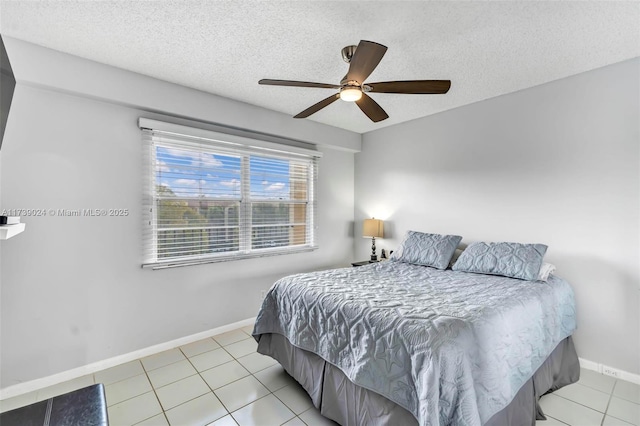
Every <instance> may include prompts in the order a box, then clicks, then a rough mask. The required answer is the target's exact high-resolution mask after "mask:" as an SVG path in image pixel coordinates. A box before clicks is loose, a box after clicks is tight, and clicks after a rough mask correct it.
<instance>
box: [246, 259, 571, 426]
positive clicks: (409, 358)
mask: <svg viewBox="0 0 640 426" xmlns="http://www.w3.org/2000/svg"><path fill="white" fill-rule="evenodd" d="M575 327H576V322H575V302H574V296H573V291H572V289H571V286H570V285H569V284H568V283H567V282H566V281H564V280H562V279H561V278H559V277H555V276H552V277H551V278H550V279H549V280H548V281H547V282H538V281H535V282H532V281H522V280H517V279H512V278H506V277H500V276H488V275H481V274H471V273H465V272H456V271H450V270H446V271H441V270H437V269H433V268H428V267H423V266H416V265H409V264H405V263H401V262H393V261H387V262H380V263H376V264H371V265H369V266H363V267H359V268H345V269H335V270H330V271H319V272H313V273H307V274H298V275H292V276H289V277H285V278H283V279H281V280H279V281H278V282H276V283H275V284H274V285H273V286H272V288H271V289H270V291H269V293H268V294H267V296H266V298H265V300H264V303H263V305H262V308H261V310H260V312H259V314H258V317H257V320H256V325H255V328H254V336H255V337H256V339H257V340H258V341H260V335H262V334H271V333H275V334H279V335H282V336H284V337H286V339H287V340H288V342H290V343H291V345H293V346H295V347H297V348H300V349H303V350H305V351H308V352H311V353H313V354H316V355H318V356H319V357H320V358H322V359H323V360H325V361H326V362H327V363H329V364H331V365H333V366H335V367H336V368H337V369H339V370H340V371H341V372H342V373H343V374H344V375H345V377H347V378H348V379H349V381H350V382H352V383H354V384H355V385H357V386H359V387H361V388H364V389H367V390H370V391H373V392H375V393H377V394H379V395H381V396H383V397H385V398H387V399H389V400H391V401H393V402H394V403H395V404H397V405H399V406H400V407H402V408H404V409H405V410H407V411H408V412H409V413H411V414H412V415H413V416H414V417H415V419H416V420H417V422H418V423H419V424H420V425H439V424H456V425H482V424H485V423H487V421H488V420H489V419H490V418H491V417H492V416H493V415H495V414H496V413H498V412H499V411H500V410H502V409H503V408H505V407H506V406H507V405H508V404H509V403H510V402H511V401H512V400H513V398H514V397H515V396H516V394H517V392H518V391H519V390H520V389H521V388H522V386H523V385H524V384H525V383H526V382H527V381H528V380H530V379H531V377H532V376H533V374H534V372H535V371H536V370H537V369H538V368H539V367H540V366H541V365H542V364H543V362H544V361H545V360H546V359H547V357H548V356H549V355H550V354H551V352H552V351H553V349H554V348H555V347H556V346H557V345H558V344H559V343H560V342H561V341H562V340H564V339H565V338H567V337H568V336H570V335H571V334H572V333H573V331H574V330H575Z"/></svg>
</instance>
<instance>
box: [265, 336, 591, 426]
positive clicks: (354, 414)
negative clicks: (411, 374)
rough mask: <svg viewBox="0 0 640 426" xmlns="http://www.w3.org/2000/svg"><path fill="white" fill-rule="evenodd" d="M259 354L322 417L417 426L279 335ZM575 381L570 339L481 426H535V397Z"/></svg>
mask: <svg viewBox="0 0 640 426" xmlns="http://www.w3.org/2000/svg"><path fill="white" fill-rule="evenodd" d="M258 352H260V353H261V354H264V355H268V356H270V357H272V358H274V359H276V360H277V361H278V362H279V363H280V364H281V365H282V366H283V367H284V369H285V370H286V371H287V373H289V375H290V376H292V377H293V378H294V379H296V380H297V381H298V382H299V383H300V384H301V385H302V387H303V388H304V389H305V390H306V391H307V393H308V394H309V396H311V400H312V401H313V405H315V406H316V408H318V409H319V410H320V412H321V413H322V415H323V416H325V417H327V418H330V419H332V420H334V421H336V422H338V423H339V424H341V425H343V426H363V425H376V426H380V425H403V426H404V425H417V424H418V422H417V420H416V418H415V417H414V416H413V415H412V414H411V413H410V412H409V411H407V410H406V409H404V408H403V407H401V406H399V405H398V404H396V403H394V402H393V401H391V400H389V399H387V398H385V397H383V396H382V395H380V394H378V393H376V392H373V391H370V390H368V389H364V388H362V387H360V386H358V385H356V384H354V383H353V382H351V381H350V380H349V379H348V378H347V377H346V376H345V375H344V373H343V372H342V371H341V370H340V369H338V368H337V367H335V366H334V365H332V364H330V363H328V362H326V361H325V360H324V359H322V358H321V357H319V356H318V355H316V354H314V353H312V352H308V351H305V350H303V349H300V348H297V347H295V346H293V345H292V344H291V343H289V341H288V340H287V338H286V337H284V336H282V335H280V334H262V335H260V336H259V343H258ZM579 378H580V364H579V361H578V355H577V354H576V350H575V347H574V345H573V340H572V338H571V336H569V337H567V338H566V339H564V340H563V341H561V342H560V344H558V346H556V348H555V349H554V350H553V352H551V355H549V357H548V358H547V359H546V361H545V362H544V363H543V364H542V366H541V367H540V368H539V369H538V370H537V371H536V372H535V373H534V375H533V377H532V378H531V379H529V380H528V381H527V382H526V383H525V384H524V385H523V386H522V388H520V390H519V391H518V393H517V394H516V396H515V397H514V399H513V400H512V401H511V403H510V404H509V405H508V406H506V407H505V408H504V409H503V410H501V411H499V412H498V413H496V414H495V415H494V416H493V417H491V419H489V421H488V422H487V423H486V426H504V425H510V426H535V423H536V419H538V420H543V419H545V417H544V413H543V412H542V410H541V409H540V405H539V404H538V400H539V399H540V397H541V396H542V395H544V394H545V393H547V392H550V391H554V390H556V389H559V388H561V387H563V386H566V385H569V384H571V383H575V382H577V381H578V379H579Z"/></svg>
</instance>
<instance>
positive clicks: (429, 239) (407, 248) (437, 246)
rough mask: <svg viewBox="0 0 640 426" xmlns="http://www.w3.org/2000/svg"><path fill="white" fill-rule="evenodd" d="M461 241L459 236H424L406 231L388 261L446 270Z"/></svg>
mask: <svg viewBox="0 0 640 426" xmlns="http://www.w3.org/2000/svg"><path fill="white" fill-rule="evenodd" d="M460 240H462V237H461V236H459V235H440V234H425V233H422V232H416V231H408V232H407V235H405V237H404V240H402V243H400V247H398V249H397V250H395V251H394V252H393V254H392V255H391V257H390V259H391V260H396V261H399V262H404V263H412V264H414V265H424V266H432V267H434V268H438V269H446V268H447V266H449V261H450V260H451V257H452V256H453V252H454V251H455V249H456V247H458V244H459V243H460Z"/></svg>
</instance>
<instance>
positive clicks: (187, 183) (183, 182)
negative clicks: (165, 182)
mask: <svg viewBox="0 0 640 426" xmlns="http://www.w3.org/2000/svg"><path fill="white" fill-rule="evenodd" d="M173 183H174V184H176V185H179V186H197V185H198V181H197V180H195V179H176V180H174V181H173Z"/></svg>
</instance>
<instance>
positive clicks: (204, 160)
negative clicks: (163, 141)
mask: <svg viewBox="0 0 640 426" xmlns="http://www.w3.org/2000/svg"><path fill="white" fill-rule="evenodd" d="M162 149H164V150H165V151H166V152H167V154H168V155H170V156H172V157H179V158H187V159H190V160H191V165H192V166H196V167H221V166H222V165H223V164H222V161H220V160H218V159H217V158H216V157H215V156H214V155H213V154H205V153H199V152H192V151H183V150H181V149H177V148H172V147H165V146H163V147H162Z"/></svg>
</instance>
